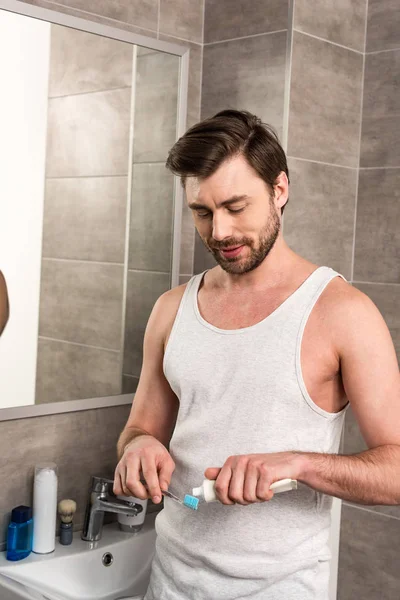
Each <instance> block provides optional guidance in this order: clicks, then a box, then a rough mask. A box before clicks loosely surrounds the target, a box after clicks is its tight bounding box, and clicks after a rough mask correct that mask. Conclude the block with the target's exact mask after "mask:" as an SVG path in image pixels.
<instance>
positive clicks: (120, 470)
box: [114, 434, 175, 504]
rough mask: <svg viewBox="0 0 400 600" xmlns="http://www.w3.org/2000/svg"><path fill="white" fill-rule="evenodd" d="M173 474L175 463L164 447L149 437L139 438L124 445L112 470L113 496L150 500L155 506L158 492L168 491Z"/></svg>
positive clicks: (159, 493)
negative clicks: (122, 451)
mask: <svg viewBox="0 0 400 600" xmlns="http://www.w3.org/2000/svg"><path fill="white" fill-rule="evenodd" d="M174 470H175V463H174V461H173V460H172V458H171V455H170V453H169V452H168V450H167V449H166V447H165V446H164V445H163V444H162V443H161V442H159V441H158V440H157V439H156V438H155V437H153V436H151V435H147V434H143V435H139V436H137V437H136V438H135V439H134V440H132V441H131V442H129V444H127V445H126V447H125V450H124V453H123V455H122V458H121V460H120V461H119V463H118V465H117V468H116V469H115V476H114V494H116V495H118V496H120V495H122V496H135V497H136V498H141V499H142V500H145V499H146V498H151V499H152V500H153V502H154V503H155V504H158V503H159V502H161V499H162V496H161V490H167V489H168V486H169V484H170V481H171V476H172V473H173V472H174ZM143 480H144V482H145V484H144V483H143Z"/></svg>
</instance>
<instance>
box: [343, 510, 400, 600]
mask: <svg viewBox="0 0 400 600" xmlns="http://www.w3.org/2000/svg"><path fill="white" fill-rule="evenodd" d="M399 536H400V519H393V518H390V517H385V516H382V515H378V514H377V515H374V514H372V513H371V512H367V511H365V510H362V509H359V508H356V507H353V506H346V505H344V506H343V507H342V524H341V531H340V550H339V581H338V599H339V598H340V600H354V599H355V598H363V600H377V599H378V598H379V600H394V599H395V598H398V597H399V596H400V579H399V576H398V571H399V561H398V558H399V557H398V546H399V544H398V540H399Z"/></svg>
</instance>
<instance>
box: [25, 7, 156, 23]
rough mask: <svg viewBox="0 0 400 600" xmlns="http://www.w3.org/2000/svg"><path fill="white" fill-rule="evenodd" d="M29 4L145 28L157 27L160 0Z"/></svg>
mask: <svg viewBox="0 0 400 600" xmlns="http://www.w3.org/2000/svg"><path fill="white" fill-rule="evenodd" d="M25 1H26V0H25ZM28 4H36V5H42V4H47V5H50V7H54V10H60V9H62V7H63V6H64V7H65V8H66V9H76V10H78V11H83V12H85V13H88V18H90V15H97V16H102V17H107V18H109V19H113V20H115V21H121V22H122V23H130V24H132V25H136V26H137V27H141V28H145V29H154V30H156V29H157V20H158V0H57V2H46V3H44V2H43V0H30V1H29V2H28ZM45 8H49V7H48V6H46V7H45Z"/></svg>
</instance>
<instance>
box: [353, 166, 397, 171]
mask: <svg viewBox="0 0 400 600" xmlns="http://www.w3.org/2000/svg"><path fill="white" fill-rule="evenodd" d="M377 169H400V166H399V167H389V166H388V167H360V171H374V170H377Z"/></svg>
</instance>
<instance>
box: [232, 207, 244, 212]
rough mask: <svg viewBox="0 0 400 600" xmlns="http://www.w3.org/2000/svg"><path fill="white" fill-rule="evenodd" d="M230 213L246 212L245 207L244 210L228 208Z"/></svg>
mask: <svg viewBox="0 0 400 600" xmlns="http://www.w3.org/2000/svg"><path fill="white" fill-rule="evenodd" d="M228 210H229V212H230V213H236V214H237V213H241V212H243V211H244V207H243V208H228Z"/></svg>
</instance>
